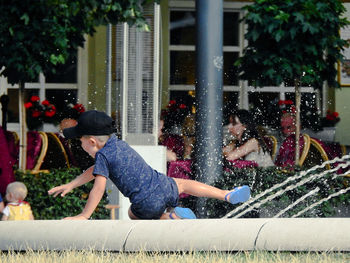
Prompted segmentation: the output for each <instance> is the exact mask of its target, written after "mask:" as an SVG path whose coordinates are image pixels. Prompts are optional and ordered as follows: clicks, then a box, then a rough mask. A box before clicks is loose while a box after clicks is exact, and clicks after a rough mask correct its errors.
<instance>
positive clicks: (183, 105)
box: [179, 103, 187, 109]
mask: <svg viewBox="0 0 350 263" xmlns="http://www.w3.org/2000/svg"><path fill="white" fill-rule="evenodd" d="M179 108H180V109H186V108H187V106H186V105H185V104H183V103H182V104H180V106H179Z"/></svg>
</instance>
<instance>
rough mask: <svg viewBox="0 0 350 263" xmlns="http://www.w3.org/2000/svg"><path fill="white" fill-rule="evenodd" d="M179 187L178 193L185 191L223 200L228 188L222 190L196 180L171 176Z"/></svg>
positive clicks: (198, 195)
mask: <svg viewBox="0 0 350 263" xmlns="http://www.w3.org/2000/svg"><path fill="white" fill-rule="evenodd" d="M173 179H174V180H175V182H176V184H177V188H178V189H179V194H181V193H186V194H189V195H193V196H197V197H209V198H216V199H219V200H225V195H226V194H227V193H229V192H230V191H229V190H222V189H219V188H216V187H214V186H210V185H207V184H204V183H201V182H198V181H194V180H187V179H179V178H173Z"/></svg>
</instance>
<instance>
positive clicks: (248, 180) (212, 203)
mask: <svg viewBox="0 0 350 263" xmlns="http://www.w3.org/2000/svg"><path fill="white" fill-rule="evenodd" d="M322 171H324V170H317V171H316V172H317V173H320V172H322ZM299 172H300V171H299V170H284V169H281V168H278V167H268V168H245V169H239V168H232V169H231V170H230V171H225V172H224V173H223V175H222V176H221V177H219V178H218V179H217V180H216V181H215V183H214V186H216V187H218V188H222V189H233V188H234V187H237V186H240V185H249V187H250V188H251V192H252V197H255V196H257V195H258V194H259V193H262V192H264V191H265V190H266V189H269V188H271V187H272V186H274V185H276V184H279V183H282V182H284V181H285V180H286V179H288V178H289V177H291V176H294V175H295V174H299ZM316 172H313V173H310V174H308V175H307V176H306V177H303V178H302V179H304V178H311V176H312V175H313V174H315V173H316ZM333 176H334V175H333V174H327V175H325V176H324V177H322V178H321V179H317V180H311V181H309V182H307V183H306V184H304V185H301V186H299V187H297V188H295V189H293V190H291V191H286V192H285V193H283V194H282V195H281V196H279V197H277V198H275V199H273V200H272V201H268V202H267V203H266V204H264V205H262V206H261V207H259V208H257V209H254V210H253V211H252V212H248V213H247V214H246V215H243V217H259V216H261V214H264V215H268V216H274V215H276V214H277V213H278V212H280V211H281V210H283V209H284V208H286V207H287V206H288V205H290V204H292V203H293V202H294V201H296V200H297V199H299V198H301V197H302V196H304V195H305V194H307V193H309V192H310V191H311V190H313V189H315V188H316V187H319V189H320V190H319V191H318V192H317V193H315V194H314V195H312V196H310V197H308V198H306V199H305V200H304V201H302V202H300V203H299V204H298V205H297V206H295V207H294V208H292V209H290V210H289V211H288V212H286V213H285V214H283V215H282V217H290V216H292V215H294V214H296V213H297V212H299V211H301V210H302V209H304V208H305V207H308V206H310V205H312V204H313V203H315V202H317V201H319V200H321V199H323V198H326V197H328V196H329V195H330V194H333V193H335V192H338V191H339V190H341V189H343V188H345V185H347V184H348V178H343V177H338V178H336V179H334V178H333ZM298 182H300V179H298V180H293V181H291V182H289V183H287V184H286V185H285V186H283V187H280V188H278V189H276V190H274V191H272V192H271V193H269V194H268V195H266V196H265V197H263V198H261V199H259V200H263V199H265V198H266V197H268V196H270V195H271V194H274V193H276V192H277V191H279V190H283V189H285V188H286V187H287V186H293V185H295V184H296V183H298ZM349 203H350V194H349V193H345V194H342V195H340V196H338V197H334V198H332V199H330V200H329V201H327V202H324V203H322V204H320V205H319V206H317V207H315V208H314V209H312V210H311V211H309V212H306V213H305V214H303V215H301V216H302V217H328V216H333V215H334V214H335V213H336V211H335V209H336V208H337V207H339V206H347V205H348V204H349ZM253 204H255V203H252V205H253ZM236 207H238V205H231V204H229V203H228V202H222V201H219V200H216V199H208V200H207V202H206V207H205V211H207V216H208V217H209V218H220V217H223V216H224V215H226V214H227V213H229V212H231V211H232V210H234V209H235V208H236Z"/></svg>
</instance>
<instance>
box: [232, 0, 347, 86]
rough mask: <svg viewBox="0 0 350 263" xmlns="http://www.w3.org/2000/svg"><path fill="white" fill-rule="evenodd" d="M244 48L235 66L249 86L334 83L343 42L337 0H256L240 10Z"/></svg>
mask: <svg viewBox="0 0 350 263" xmlns="http://www.w3.org/2000/svg"><path fill="white" fill-rule="evenodd" d="M244 9H245V10H246V11H247V13H246V15H245V17H244V18H243V21H244V22H245V23H246V24H247V26H248V30H247V33H246V34H245V38H246V39H247V40H248V46H247V47H246V48H245V49H244V52H243V56H242V57H240V58H239V59H238V60H237V61H236V63H235V65H236V66H238V72H239V73H240V77H241V78H242V79H245V80H250V81H252V84H253V85H256V86H263V85H276V86H278V85H280V84H281V83H282V82H285V81H288V82H292V83H293V82H294V80H295V79H300V80H301V81H302V84H303V85H312V86H314V87H316V88H320V87H322V84H323V81H328V84H329V85H330V86H331V87H338V86H339V84H338V83H337V81H336V75H337V71H336V67H335V64H336V62H337V61H339V60H342V59H343V56H342V54H341V51H342V50H343V49H344V47H345V46H346V41H345V40H342V39H341V38H340V33H339V32H340V29H341V28H342V27H344V26H346V25H348V24H349V21H347V19H346V18H341V16H342V15H343V14H344V13H345V7H344V6H343V4H342V2H341V1H340V0H334V1H328V0H260V1H255V3H254V4H252V5H248V6H246V7H245V8H244Z"/></svg>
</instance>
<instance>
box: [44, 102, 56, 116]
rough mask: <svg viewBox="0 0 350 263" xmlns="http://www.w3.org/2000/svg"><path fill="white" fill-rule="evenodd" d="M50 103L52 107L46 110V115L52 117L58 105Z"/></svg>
mask: <svg viewBox="0 0 350 263" xmlns="http://www.w3.org/2000/svg"><path fill="white" fill-rule="evenodd" d="M49 105H50V107H49V108H48V109H47V110H46V111H45V116H46V117H49V118H51V117H53V116H54V115H55V114H56V107H55V106H54V105H52V104H49Z"/></svg>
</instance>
